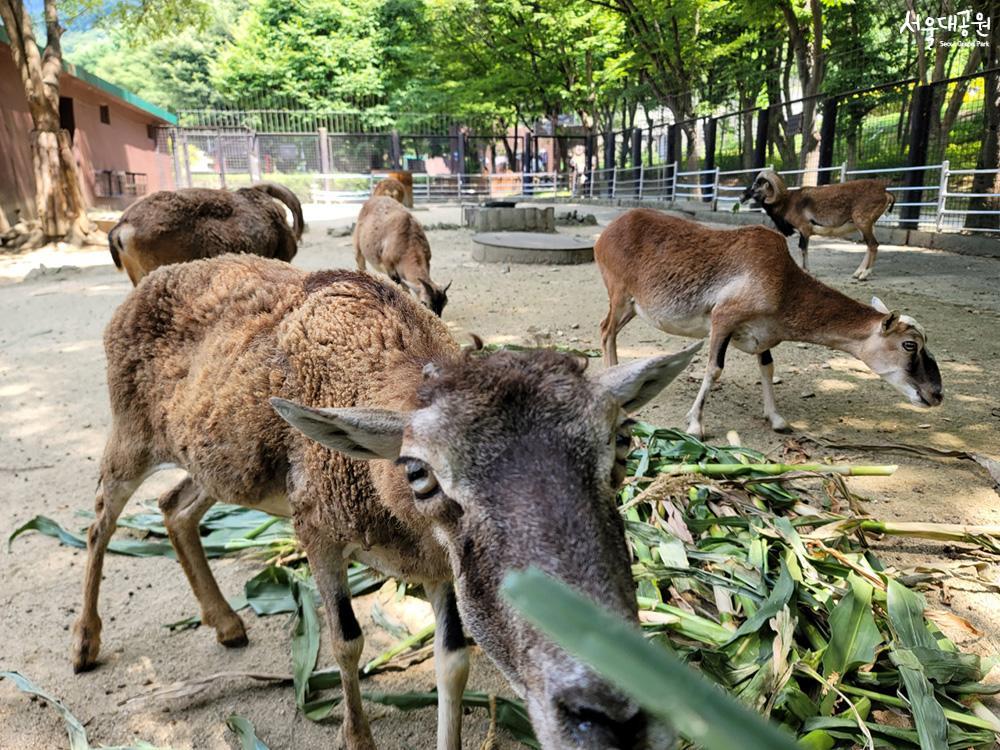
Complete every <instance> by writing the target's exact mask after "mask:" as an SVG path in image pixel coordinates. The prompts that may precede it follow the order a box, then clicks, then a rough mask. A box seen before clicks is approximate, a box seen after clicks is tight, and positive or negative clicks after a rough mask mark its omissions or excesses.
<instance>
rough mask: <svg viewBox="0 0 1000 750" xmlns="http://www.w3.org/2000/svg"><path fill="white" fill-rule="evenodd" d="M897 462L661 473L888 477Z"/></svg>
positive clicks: (703, 467)
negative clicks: (804, 473)
mask: <svg viewBox="0 0 1000 750" xmlns="http://www.w3.org/2000/svg"><path fill="white" fill-rule="evenodd" d="M897 468H899V467H898V466H896V465H895V464H886V465H882V466H845V465H838V464H706V463H697V464H675V465H673V466H670V467H668V468H665V469H663V470H662V471H661V472H660V473H661V474H666V475H667V476H677V475H680V474H701V475H703V476H706V477H726V476H739V475H742V474H764V475H767V476H777V475H779V474H788V473H789V472H810V473H815V474H839V475H841V476H845V477H888V476H892V475H893V474H894V473H895V471H896V469H897Z"/></svg>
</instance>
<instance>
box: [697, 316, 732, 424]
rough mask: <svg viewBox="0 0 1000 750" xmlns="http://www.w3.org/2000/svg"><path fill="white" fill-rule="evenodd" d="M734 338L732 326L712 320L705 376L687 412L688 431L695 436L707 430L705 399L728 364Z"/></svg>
mask: <svg viewBox="0 0 1000 750" xmlns="http://www.w3.org/2000/svg"><path fill="white" fill-rule="evenodd" d="M730 338H732V334H731V332H730V327H729V326H725V327H723V326H722V325H719V324H718V322H717V321H716V320H713V321H712V332H711V334H710V335H709V339H708V364H707V365H706V367H705V377H704V378H703V379H702V381H701V388H700V389H699V390H698V396H697V397H696V398H695V400H694V404H693V405H692V406H691V410H690V411H689V412H688V413H687V420H688V426H687V431H688V432H689V433H691V434H692V435H694V436H695V437H699V438H700V437H704V435H705V431H704V429H703V427H702V413H703V412H704V410H705V401H706V399H707V398H708V391H709V390H710V389H711V388H712V386H713V385H714V384H715V382H716V381H717V380H718V379H719V378H720V377H721V375H722V369H723V368H724V367H725V365H726V349H728V348H729V339H730Z"/></svg>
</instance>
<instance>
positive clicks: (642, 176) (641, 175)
mask: <svg viewBox="0 0 1000 750" xmlns="http://www.w3.org/2000/svg"><path fill="white" fill-rule="evenodd" d="M645 181H646V165H645V164H640V165H639V199H640V200H641V199H642V188H643V183H644V182H645Z"/></svg>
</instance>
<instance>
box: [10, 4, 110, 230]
mask: <svg viewBox="0 0 1000 750" xmlns="http://www.w3.org/2000/svg"><path fill="white" fill-rule="evenodd" d="M44 17H45V31H46V40H45V49H44V51H40V50H39V48H38V46H37V45H36V43H35V32H34V29H33V27H32V22H31V14H30V12H29V11H28V9H27V8H25V6H24V2H23V0H0V19H2V20H3V23H4V28H5V29H6V30H7V35H8V36H9V37H10V50H11V56H12V57H13V58H14V64H15V65H16V66H17V69H18V72H19V73H20V75H21V84H22V86H23V87H24V95H25V98H26V99H27V101H28V109H29V111H30V113H31V121H32V124H33V125H34V129H33V130H32V131H31V136H30V137H31V158H32V164H33V167H34V177H35V210H36V213H37V216H36V217H35V220H36V223H37V224H36V228H35V230H34V232H33V233H32V238H31V241H32V243H34V242H35V241H36V240H39V241H44V240H54V239H66V240H68V241H70V242H72V243H75V244H79V243H82V242H83V241H85V240H86V239H87V237H88V235H90V234H92V233H93V232H94V231H95V227H94V226H93V225H92V224H91V222H90V220H89V219H88V218H87V205H86V201H85V200H84V196H83V191H82V190H81V188H80V180H79V175H78V172H77V168H76V159H75V157H74V156H73V146H72V143H71V141H70V134H69V132H68V131H66V130H63V129H61V128H60V127H59V75H60V73H61V72H62V47H61V46H60V37H61V35H62V29H61V28H60V26H59V19H58V15H57V12H56V5H55V0H45V14H44Z"/></svg>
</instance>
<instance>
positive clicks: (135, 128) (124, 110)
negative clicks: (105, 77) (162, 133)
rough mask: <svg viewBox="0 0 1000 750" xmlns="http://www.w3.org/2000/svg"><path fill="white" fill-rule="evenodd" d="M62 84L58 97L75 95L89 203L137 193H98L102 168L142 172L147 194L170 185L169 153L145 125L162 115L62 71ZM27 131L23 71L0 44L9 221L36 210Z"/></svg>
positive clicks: (3, 192) (125, 200)
mask: <svg viewBox="0 0 1000 750" xmlns="http://www.w3.org/2000/svg"><path fill="white" fill-rule="evenodd" d="M60 88H61V91H60V94H61V96H64V97H69V98H71V99H72V100H73V118H74V125H75V128H74V131H73V151H74V153H75V155H76V164H77V167H78V169H79V173H80V184H81V186H82V188H83V191H84V195H85V196H86V197H87V200H88V202H89V203H90V205H92V206H97V207H106V208H124V207H125V206H127V205H128V204H129V203H131V202H132V201H134V200H135V198H136V196H134V195H123V196H112V197H98V196H97V189H96V184H95V183H96V180H97V177H96V175H95V172H100V171H102V170H112V171H117V172H135V173H138V174H144V175H146V192H147V193H152V192H155V191H157V190H170V189H173V187H174V181H173V167H172V164H171V159H170V156H169V155H168V154H165V153H157V151H156V141H155V140H154V139H152V138H150V137H149V135H150V132H149V126H152V125H163V124H165V123H164V122H163V121H162V120H159V119H158V118H156V117H155V116H153V115H151V114H149V113H148V112H144V111H143V110H141V109H138V108H136V107H133V106H131V105H130V104H127V103H125V102H123V101H122V100H120V99H118V98H117V97H115V96H113V95H111V94H109V93H108V92H106V91H103V90H101V89H99V88H97V87H96V86H93V85H91V84H89V83H86V82H85V81H82V80H80V79H77V78H74V77H73V76H71V75H70V74H68V73H65V72H64V73H63V74H62V76H61V77H60ZM101 105H106V106H107V107H108V114H109V116H110V117H109V119H110V121H111V122H110V124H105V123H103V122H101V114H100V107H101ZM30 133H31V116H30V115H29V114H28V102H27V100H26V99H25V97H24V90H23V89H22V87H21V76H20V74H19V73H18V71H17V67H16V66H15V65H14V60H13V58H12V57H11V54H10V48H9V47H8V46H7V45H6V44H3V43H0V207H2V208H3V210H4V211H5V212H6V215H7V218H8V219H9V220H10V221H11V222H12V223H13V221H14V219H15V216H16V211H20V212H21V214H22V215H25V216H29V217H33V216H34V213H35V203H34V190H35V179H34V169H33V167H32V164H31V148H30V145H29V136H30Z"/></svg>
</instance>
